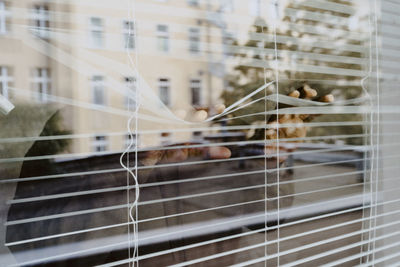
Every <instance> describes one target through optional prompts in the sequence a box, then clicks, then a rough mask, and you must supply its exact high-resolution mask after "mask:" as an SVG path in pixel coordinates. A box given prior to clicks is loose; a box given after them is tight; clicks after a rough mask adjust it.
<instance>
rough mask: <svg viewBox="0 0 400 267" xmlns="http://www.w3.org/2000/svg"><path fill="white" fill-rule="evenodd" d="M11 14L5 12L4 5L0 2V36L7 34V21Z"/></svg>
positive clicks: (5, 7)
mask: <svg viewBox="0 0 400 267" xmlns="http://www.w3.org/2000/svg"><path fill="white" fill-rule="evenodd" d="M10 16H11V13H10V11H8V10H7V6H6V3H5V2H4V1H0V35H4V34H7V32H8V29H7V27H8V22H7V21H8V19H9V18H10Z"/></svg>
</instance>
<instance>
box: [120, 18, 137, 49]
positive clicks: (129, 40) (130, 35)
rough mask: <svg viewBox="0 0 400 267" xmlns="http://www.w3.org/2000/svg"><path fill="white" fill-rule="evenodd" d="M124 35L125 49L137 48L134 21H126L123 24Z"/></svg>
mask: <svg viewBox="0 0 400 267" xmlns="http://www.w3.org/2000/svg"><path fill="white" fill-rule="evenodd" d="M123 35H124V47H125V48H127V49H134V48H135V38H134V35H135V23H134V22H133V21H127V20H125V21H124V22H123Z"/></svg>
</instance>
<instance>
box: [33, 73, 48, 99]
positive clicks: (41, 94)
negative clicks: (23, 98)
mask: <svg viewBox="0 0 400 267" xmlns="http://www.w3.org/2000/svg"><path fill="white" fill-rule="evenodd" d="M32 83H33V90H34V92H35V95H36V97H35V98H36V101H37V102H39V103H47V102H48V101H49V95H50V94H51V91H52V90H51V71H50V69H49V68H47V67H37V68H35V69H34V70H33V77H32Z"/></svg>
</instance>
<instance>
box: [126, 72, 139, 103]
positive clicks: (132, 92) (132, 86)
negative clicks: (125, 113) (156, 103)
mask: <svg viewBox="0 0 400 267" xmlns="http://www.w3.org/2000/svg"><path fill="white" fill-rule="evenodd" d="M124 82H125V86H126V88H127V89H128V92H129V96H125V97H124V102H125V107H126V108H129V109H130V110H135V109H136V103H137V101H136V99H135V97H136V78H135V77H125V78H124Z"/></svg>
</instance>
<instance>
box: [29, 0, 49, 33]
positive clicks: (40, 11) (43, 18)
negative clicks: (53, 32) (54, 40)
mask: <svg viewBox="0 0 400 267" xmlns="http://www.w3.org/2000/svg"><path fill="white" fill-rule="evenodd" d="M31 20H32V24H33V25H32V27H31V29H32V32H33V34H34V35H36V36H37V37H39V38H43V39H48V38H49V37H50V12H49V7H48V5H46V4H37V5H34V7H33V8H32V14H31Z"/></svg>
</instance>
